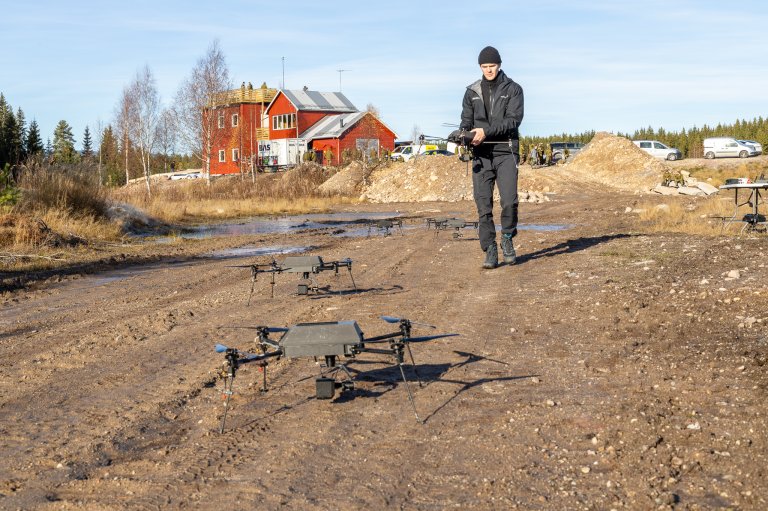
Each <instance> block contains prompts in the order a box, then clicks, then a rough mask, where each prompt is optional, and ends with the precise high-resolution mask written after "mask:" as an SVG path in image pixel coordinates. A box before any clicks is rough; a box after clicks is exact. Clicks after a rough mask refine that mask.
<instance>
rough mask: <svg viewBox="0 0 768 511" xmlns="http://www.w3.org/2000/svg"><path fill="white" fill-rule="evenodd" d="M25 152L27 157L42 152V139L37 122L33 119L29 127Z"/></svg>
mask: <svg viewBox="0 0 768 511" xmlns="http://www.w3.org/2000/svg"><path fill="white" fill-rule="evenodd" d="M25 152H26V154H27V156H34V155H36V154H42V152H43V138H42V137H41V136H40V128H38V126H37V121H36V120H34V119H32V123H31V124H30V125H29V132H28V133H27V140H26V150H25Z"/></svg>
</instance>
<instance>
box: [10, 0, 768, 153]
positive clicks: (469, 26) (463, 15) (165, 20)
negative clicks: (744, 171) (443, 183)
mask: <svg viewBox="0 0 768 511" xmlns="http://www.w3.org/2000/svg"><path fill="white" fill-rule="evenodd" d="M0 13H1V15H0V19H2V23H0V27H1V28H0V92H2V93H3V94H4V95H5V98H6V100H7V101H8V102H9V103H10V104H11V105H12V106H13V107H14V109H15V108H18V107H21V108H22V109H23V110H24V113H25V115H26V117H27V122H29V121H31V120H32V119H33V118H34V119H36V120H37V122H38V124H39V125H40V128H41V133H42V135H43V138H44V139H46V138H49V137H52V136H53V129H54V127H55V125H56V123H57V122H58V121H59V120H61V119H64V120H66V121H67V122H68V123H69V124H70V125H71V126H72V128H73V132H74V134H75V138H76V141H77V144H78V146H79V144H80V143H81V141H82V133H83V130H84V129H85V126H86V125H88V126H90V128H91V130H94V128H95V126H97V124H98V123H99V122H101V123H102V124H106V123H109V122H111V121H112V120H113V117H114V111H115V105H116V104H117V102H118V99H119V97H120V94H121V92H122V89H123V87H124V86H126V85H127V84H128V82H129V81H130V80H131V79H132V77H133V76H134V75H135V74H136V72H137V71H138V70H139V69H140V68H142V67H143V66H145V65H148V66H149V68H150V69H151V71H152V73H153V74H154V75H155V77H156V79H157V86H158V89H159V91H160V94H161V97H162V99H163V101H164V102H165V103H170V102H171V101H172V99H173V97H174V95H175V93H176V90H177V89H178V87H179V85H180V84H181V82H182V81H183V80H184V79H185V78H186V77H187V76H188V75H189V73H190V71H191V69H192V67H193V66H194V65H195V63H196V61H197V60H198V59H199V58H200V57H201V56H203V55H204V54H205V52H206V50H207V48H208V47H209V46H210V44H211V43H212V42H213V41H214V40H215V39H218V40H219V44H220V46H221V48H222V50H223V52H224V54H225V55H226V58H227V64H228V67H229V70H230V75H231V77H232V81H233V83H234V84H236V85H239V84H240V83H241V82H243V81H245V82H252V83H253V84H254V86H258V85H260V84H261V83H262V82H264V81H266V82H267V85H269V86H270V87H279V86H280V85H281V82H282V79H283V78H282V77H283V68H282V58H283V57H284V58H285V86H286V88H288V89H300V88H301V87H303V86H305V85H306V86H308V87H309V88H310V89H313V90H320V91H337V90H339V78H340V75H341V88H342V91H343V92H344V94H345V95H347V97H349V99H350V100H351V101H352V102H353V103H355V105H356V106H357V107H358V108H360V109H364V108H365V107H366V105H368V104H369V103H370V104H373V105H374V106H375V107H377V108H378V109H379V111H380V113H381V117H382V120H383V121H384V122H385V123H387V124H388V125H389V126H390V127H391V128H393V129H394V130H395V131H396V132H397V134H398V136H399V138H401V139H406V138H409V137H410V135H411V133H412V132H413V131H414V127H418V128H419V131H421V132H423V133H425V134H427V135H444V134H446V133H447V132H448V131H450V128H445V127H443V126H442V123H446V122H448V123H456V122H458V120H459V114H460V109H461V98H462V95H463V93H464V89H465V87H466V86H467V85H468V84H469V83H471V82H472V81H474V80H475V79H477V78H479V77H480V70H479V68H478V66H477V54H478V53H479V51H480V50H481V49H482V48H483V47H484V46H486V45H492V46H495V47H496V48H497V49H498V50H499V52H500V53H501V57H502V60H503V63H502V69H503V70H504V71H505V72H506V73H507V74H508V75H509V76H510V77H512V78H513V79H514V80H515V81H517V82H518V83H520V84H521V85H522V87H523V89H524V91H525V100H526V102H525V119H524V121H523V125H522V129H521V131H522V134H523V135H549V134H556V133H562V132H581V131H585V130H591V129H594V130H605V131H613V132H616V131H623V132H627V131H633V130H635V129H636V128H640V127H645V126H649V125H650V126H653V127H655V128H658V127H660V126H661V127H664V128H665V129H675V130H677V129H680V128H683V127H685V128H689V127H691V126H694V125H697V126H701V125H702V124H705V123H706V124H710V125H713V124H717V123H718V122H724V123H730V122H733V121H734V120H736V119H738V118H746V119H751V118H754V117H757V116H764V117H765V116H766V115H767V114H768V108H767V107H768V95H766V93H765V91H766V90H768V66H766V65H765V63H764V62H763V60H762V59H763V58H765V56H764V54H763V50H764V49H765V48H766V47H768V30H766V27H767V26H768V14H766V12H765V9H764V4H763V3H762V2H758V1H742V2H739V3H731V2H722V1H716V2H715V1H707V0H705V1H693V0H690V1H688V0H679V1H676V0H668V1H665V2H663V1H656V0H646V1H645V2H629V1H627V2H624V1H619V0H614V1H608V0H606V1H602V0H586V1H581V2H579V1H558V0H537V1H536V2H531V1H525V2H516V1H511V2H509V1H507V2H503V1H499V2H490V1H482V0H476V1H474V2H468V1H466V0H464V1H450V0H447V1H440V2H429V5H427V3H426V2H401V1H392V2H361V1H341V2H317V1H312V2H304V1H294V2H279V1H277V2H276V1H269V2H261V1H245V0H242V1H231V0H220V1H219V2H210V1H206V2H201V1H194V0H187V1H185V2H181V1H178V0H155V1H147V0H134V1H132V2H121V3H119V4H118V3H113V2H109V1H107V2H104V1H101V2H95V1H84V0H75V1H60V0H59V1H51V0H43V1H35V0H31V1H29V2H20V1H15V0H14V1H10V0H0ZM338 69H346V70H347V71H344V72H343V73H339V72H338V71H337V70H338Z"/></svg>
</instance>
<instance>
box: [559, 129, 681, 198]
mask: <svg viewBox="0 0 768 511" xmlns="http://www.w3.org/2000/svg"><path fill="white" fill-rule="evenodd" d="M562 170H563V175H564V176H567V177H568V178H569V179H570V180H573V181H582V182H583V181H590V182H596V183H600V184H604V185H608V186H610V187H612V188H618V189H621V190H626V191H631V192H647V191H649V190H650V189H651V188H653V187H654V186H656V185H657V184H659V183H661V182H662V179H663V177H664V174H665V173H666V174H670V173H674V172H675V171H673V170H672V169H671V168H670V167H669V166H667V165H666V164H665V163H664V162H662V161H660V160H658V159H656V158H654V157H653V156H651V155H649V154H648V153H646V152H645V151H643V150H642V149H640V148H639V147H637V146H636V145H635V144H633V143H632V141H631V140H629V139H627V138H625V137H618V136H616V135H613V134H611V133H604V132H601V133H597V134H596V135H595V137H594V138H593V139H592V141H591V142H590V143H589V144H587V146H586V147H585V148H584V149H583V150H582V151H581V152H579V154H577V155H576V156H575V157H574V158H573V160H572V161H570V162H569V163H567V164H565V165H564V166H563V168H562Z"/></svg>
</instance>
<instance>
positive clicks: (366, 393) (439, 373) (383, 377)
mask: <svg viewBox="0 0 768 511" xmlns="http://www.w3.org/2000/svg"><path fill="white" fill-rule="evenodd" d="M454 353H456V354H457V355H459V356H462V357H466V359H465V360H462V361H461V362H456V363H452V364H421V365H419V364H417V365H413V366H412V365H410V364H403V370H404V372H405V375H406V378H408V383H409V384H411V383H413V384H415V385H419V386H421V387H426V386H428V385H431V384H432V383H435V382H443V383H454V384H457V385H461V388H460V389H459V390H458V391H457V392H456V393H455V394H454V395H453V396H451V397H450V398H449V399H448V400H447V401H446V402H444V403H443V404H441V405H440V406H438V407H437V408H436V409H435V410H433V411H432V412H431V413H430V414H429V415H427V416H426V417H425V418H424V421H423V422H424V423H426V422H427V421H428V420H429V419H431V418H432V417H434V416H435V415H436V414H437V413H439V412H440V411H441V410H442V409H443V408H445V407H446V406H448V405H449V404H450V403H451V402H452V401H453V400H454V399H456V398H457V397H459V396H460V395H461V394H462V393H464V392H466V391H468V390H471V389H473V388H475V387H478V386H480V385H484V384H486V383H490V382H503V381H515V380H524V379H526V378H533V377H535V376H539V375H538V374H526V375H521V376H500V377H490V378H480V379H477V380H470V381H463V380H459V379H450V378H445V377H444V376H445V374H446V373H448V371H450V370H453V369H458V368H461V367H464V366H466V365H468V364H473V363H475V362H480V361H488V362H493V363H496V364H500V365H505V366H509V363H507V362H504V361H502V360H496V359H493V358H489V357H484V356H482V355H478V354H475V353H471V352H466V351H454ZM354 363H355V364H383V363H385V362H384V361H375V360H355V362H354ZM348 369H349V370H350V372H351V373H353V374H354V375H355V380H358V381H369V382H377V383H380V384H382V385H388V387H387V388H386V389H383V390H381V391H374V390H368V389H364V390H363V389H355V391H354V394H350V395H348V396H347V395H344V394H342V395H341V396H340V397H339V398H337V399H336V400H335V401H337V402H341V401H342V399H343V400H344V401H348V400H351V399H353V398H355V397H379V396H381V395H383V394H385V393H387V392H389V391H391V390H393V389H396V388H397V387H398V386H399V385H400V384H402V383H403V380H402V375H401V374H400V369H399V368H398V367H397V366H390V367H383V368H380V369H374V370H371V371H359V370H357V369H355V368H353V367H349V368H348Z"/></svg>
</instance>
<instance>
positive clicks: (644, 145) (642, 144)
mask: <svg viewBox="0 0 768 511" xmlns="http://www.w3.org/2000/svg"><path fill="white" fill-rule="evenodd" d="M640 147H641V148H642V149H650V148H651V143H650V142H640Z"/></svg>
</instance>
